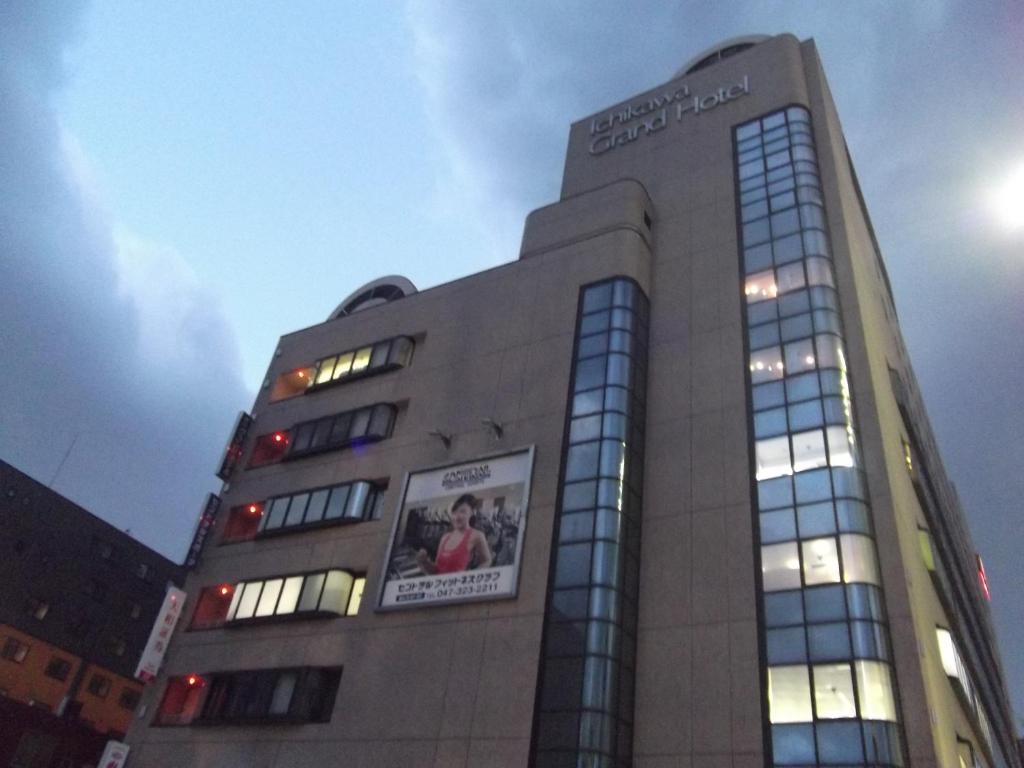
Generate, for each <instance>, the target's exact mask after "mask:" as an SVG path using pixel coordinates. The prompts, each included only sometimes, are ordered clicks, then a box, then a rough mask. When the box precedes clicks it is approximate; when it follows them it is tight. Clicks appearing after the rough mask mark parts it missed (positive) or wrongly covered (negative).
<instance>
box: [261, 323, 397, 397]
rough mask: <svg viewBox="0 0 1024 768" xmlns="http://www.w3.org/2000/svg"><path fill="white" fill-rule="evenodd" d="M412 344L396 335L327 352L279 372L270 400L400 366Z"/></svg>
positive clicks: (292, 395) (293, 395)
mask: <svg viewBox="0 0 1024 768" xmlns="http://www.w3.org/2000/svg"><path fill="white" fill-rule="evenodd" d="M414 346H415V345H414V343H413V340H412V339H410V338H409V337H407V336H399V337H397V338H394V339H385V340H384V341H378V342H376V343H374V344H368V345H366V346H363V347H358V348H357V349H351V350H348V351H345V352H339V353H337V354H334V355H329V356H327V357H324V358H321V359H319V360H317V361H316V362H315V363H313V364H312V365H309V366H304V367H300V368H295V369H294V370H291V371H288V372H286V373H283V374H281V375H280V376H279V377H278V378H277V381H276V382H274V387H273V389H272V390H271V393H270V400H271V402H273V401H275V400H283V399H285V398H288V397H295V396H296V395H301V394H303V393H304V392H307V391H309V392H312V391H315V390H318V389H322V388H324V387H327V386H331V385H334V384H339V383H342V382H346V381H354V380H356V379H360V378H364V377H366V376H371V375H375V374H378V373H385V372H387V371H391V370H394V369H395V368H403V367H405V366H407V365H408V364H409V360H410V359H411V357H412V351H413V347H414Z"/></svg>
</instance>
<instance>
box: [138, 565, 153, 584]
mask: <svg viewBox="0 0 1024 768" xmlns="http://www.w3.org/2000/svg"><path fill="white" fill-rule="evenodd" d="M135 575H136V576H138V577H139V578H140V579H142V580H143V581H152V580H153V569H152V568H150V567H149V564H148V563H139V564H138V566H136V568H135Z"/></svg>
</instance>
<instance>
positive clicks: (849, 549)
mask: <svg viewBox="0 0 1024 768" xmlns="http://www.w3.org/2000/svg"><path fill="white" fill-rule="evenodd" d="M839 542H840V549H841V550H842V553H843V581H845V582H846V583H847V584H849V583H851V582H867V583H868V584H878V583H879V578H878V561H877V560H876V559H875V545H874V542H872V541H871V539H869V538H868V537H867V536H861V535H859V534H855V533H844V534H843V535H842V536H840V537H839Z"/></svg>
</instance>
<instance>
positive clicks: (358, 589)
mask: <svg viewBox="0 0 1024 768" xmlns="http://www.w3.org/2000/svg"><path fill="white" fill-rule="evenodd" d="M365 586H366V578H365V577H363V576H360V577H359V578H357V579H356V580H355V583H354V584H353V585H352V595H351V597H349V599H348V607H347V608H346V609H345V615H346V616H355V615H356V614H357V613H359V605H360V604H361V603H362V601H363V588H364V587H365Z"/></svg>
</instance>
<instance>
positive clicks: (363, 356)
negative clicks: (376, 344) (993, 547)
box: [352, 347, 373, 373]
mask: <svg viewBox="0 0 1024 768" xmlns="http://www.w3.org/2000/svg"><path fill="white" fill-rule="evenodd" d="M372 352H373V347H363V348H362V349H357V350H356V353H355V357H353V358H352V373H359V372H360V371H363V370H366V368H367V366H369V365H370V354H371V353H372Z"/></svg>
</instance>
